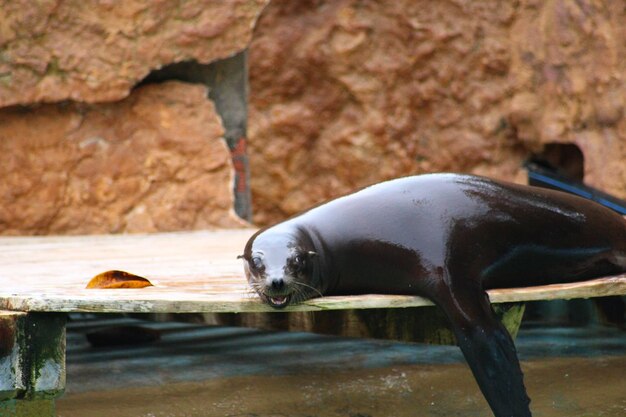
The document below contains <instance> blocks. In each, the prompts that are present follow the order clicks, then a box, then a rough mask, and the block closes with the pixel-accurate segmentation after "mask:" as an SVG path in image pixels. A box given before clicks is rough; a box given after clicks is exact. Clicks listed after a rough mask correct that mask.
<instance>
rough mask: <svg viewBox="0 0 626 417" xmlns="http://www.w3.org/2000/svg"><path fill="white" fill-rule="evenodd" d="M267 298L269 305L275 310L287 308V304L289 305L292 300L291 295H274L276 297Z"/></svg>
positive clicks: (268, 296)
mask: <svg viewBox="0 0 626 417" xmlns="http://www.w3.org/2000/svg"><path fill="white" fill-rule="evenodd" d="M266 297H267V302H268V304H269V305H270V306H272V307H274V308H283V307H286V306H287V304H289V299H290V296H289V295H274V296H270V295H267V296H266Z"/></svg>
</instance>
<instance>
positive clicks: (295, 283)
mask: <svg viewBox="0 0 626 417" xmlns="http://www.w3.org/2000/svg"><path fill="white" fill-rule="evenodd" d="M292 284H294V285H300V286H302V287H306V288H310V289H312V290H313V291H314V292H315V294H316V295H319V296H320V297H323V296H324V294H322V292H321V291H320V290H318V289H317V288H315V287H313V286H311V285H308V284H305V283H304V282H300V281H293V282H292Z"/></svg>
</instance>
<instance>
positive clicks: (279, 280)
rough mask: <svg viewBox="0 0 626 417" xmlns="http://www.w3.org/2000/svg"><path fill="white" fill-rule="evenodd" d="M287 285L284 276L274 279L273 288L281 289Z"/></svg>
mask: <svg viewBox="0 0 626 417" xmlns="http://www.w3.org/2000/svg"><path fill="white" fill-rule="evenodd" d="M284 286H285V281H284V280H283V279H282V278H274V279H272V289H273V290H274V291H280V290H282V289H283V287H284Z"/></svg>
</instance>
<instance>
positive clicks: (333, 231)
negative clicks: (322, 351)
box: [243, 174, 626, 417]
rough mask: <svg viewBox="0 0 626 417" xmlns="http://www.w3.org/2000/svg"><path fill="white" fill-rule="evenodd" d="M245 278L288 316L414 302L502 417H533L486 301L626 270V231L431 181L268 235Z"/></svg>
mask: <svg viewBox="0 0 626 417" xmlns="http://www.w3.org/2000/svg"><path fill="white" fill-rule="evenodd" d="M243 257H244V259H245V260H246V262H244V265H245V270H246V275H247V277H248V280H249V282H250V284H251V286H252V287H253V288H254V289H255V290H256V291H257V293H258V294H259V296H260V297H261V298H262V299H263V300H264V301H265V302H268V303H269V304H270V305H273V306H275V307H281V308H282V307H285V306H286V305H288V304H289V303H293V302H299V301H302V300H304V299H307V298H312V297H316V296H320V295H341V294H367V293H382V294H411V295H421V296H424V297H427V298H430V299H431V300H433V302H434V303H435V304H437V305H438V306H439V307H440V308H441V309H442V310H443V311H444V312H445V314H446V315H447V317H448V319H449V320H450V323H451V325H452V328H453V330H454V332H455V335H456V338H457V340H458V343H459V346H460V347H461V349H462V351H463V353H464V355H465V357H466V359H467V362H468V364H469V365H470V367H471V369H472V371H473V373H474V376H475V377H476V380H477V381H478V384H479V386H480V388H481V390H482V392H483V394H484V395H485V397H486V398H487V401H488V402H489V405H490V406H491V408H492V410H493V412H494V414H495V415H496V416H497V417H504V416H530V415H531V414H530V410H529V407H528V403H529V399H528V397H527V395H526V390H525V388H524V385H523V380H522V373H521V370H520V367H519V363H518V360H517V355H516V352H515V346H514V344H513V342H512V340H511V338H510V336H509V334H508V333H507V331H506V330H505V329H504V327H503V326H502V324H501V323H500V322H499V321H498V320H497V319H496V318H495V316H494V315H493V312H492V310H491V305H490V303H489V300H488V298H487V296H486V293H485V290H486V289H489V288H506V287H520V286H531V285H544V284H552V283H563V282H573V281H582V280H586V279H590V278H594V277H598V276H603V275H611V274H617V273H620V272H623V271H624V270H626V222H625V221H624V219H623V218H622V217H621V216H619V215H618V214H616V213H614V212H612V211H611V210H609V209H607V208H605V207H603V206H601V205H599V204H596V203H594V202H591V201H589V200H585V199H582V198H579V197H575V196H572V195H569V194H565V193H561V192H558V191H552V190H546V189H541V188H535V187H528V186H520V185H514V184H507V183H502V182H497V181H492V180H489V179H486V178H482V177H476V176H470V175H455V174H432V175H422V176H416V177H407V178H401V179H398V180H393V181H388V182H385V183H381V184H377V185H374V186H372V187H368V188H365V189H363V190H361V191H359V192H356V193H354V194H350V195H347V196H344V197H341V198H338V199H335V200H332V201H330V202H328V203H325V204H323V205H320V206H318V207H315V208H313V209H311V210H309V211H307V212H304V213H302V214H300V215H298V216H296V217H293V218H292V219H289V220H287V221H285V222H282V223H279V224H277V225H274V226H271V227H268V228H265V229H263V230H261V231H259V232H258V233H256V234H255V235H254V236H252V237H251V238H250V240H249V241H248V243H247V245H246V248H245V251H244V255H243Z"/></svg>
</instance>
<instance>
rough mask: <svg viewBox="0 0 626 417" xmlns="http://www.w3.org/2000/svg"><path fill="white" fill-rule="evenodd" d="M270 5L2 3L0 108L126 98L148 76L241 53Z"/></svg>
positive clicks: (262, 1) (206, 1) (210, 1)
mask: <svg viewBox="0 0 626 417" xmlns="http://www.w3.org/2000/svg"><path fill="white" fill-rule="evenodd" d="M268 1H269V0H229V1H220V0H193V1H182V2H181V1H178V0H160V1H152V0H130V1H124V2H116V1H111V0H42V1H38V2H37V4H36V5H34V4H33V2H31V1H27V0H0V107H2V106H8V105H13V104H32V103H39V102H57V101H61V100H67V99H71V100H75V101H80V102H88V103H93V102H102V101H114V100H119V99H122V98H124V97H125V96H126V95H128V93H129V91H130V90H131V89H132V88H133V87H134V86H135V84H136V83H137V82H138V81H140V80H141V79H142V78H144V77H145V76H146V75H148V73H149V72H150V71H151V70H154V69H158V68H160V67H162V66H164V65H166V64H171V63H173V62H180V61H186V60H192V59H193V60H196V61H198V62H201V63H210V62H213V61H215V60H218V59H221V58H226V57H228V56H230V55H233V54H234V53H236V52H239V51H241V50H243V49H245V48H246V47H247V46H248V44H249V42H250V38H251V36H252V29H253V28H254V24H255V22H256V19H257V17H258V15H259V13H260V11H261V10H262V9H263V7H264V6H265V5H266V4H267V3H268Z"/></svg>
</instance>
